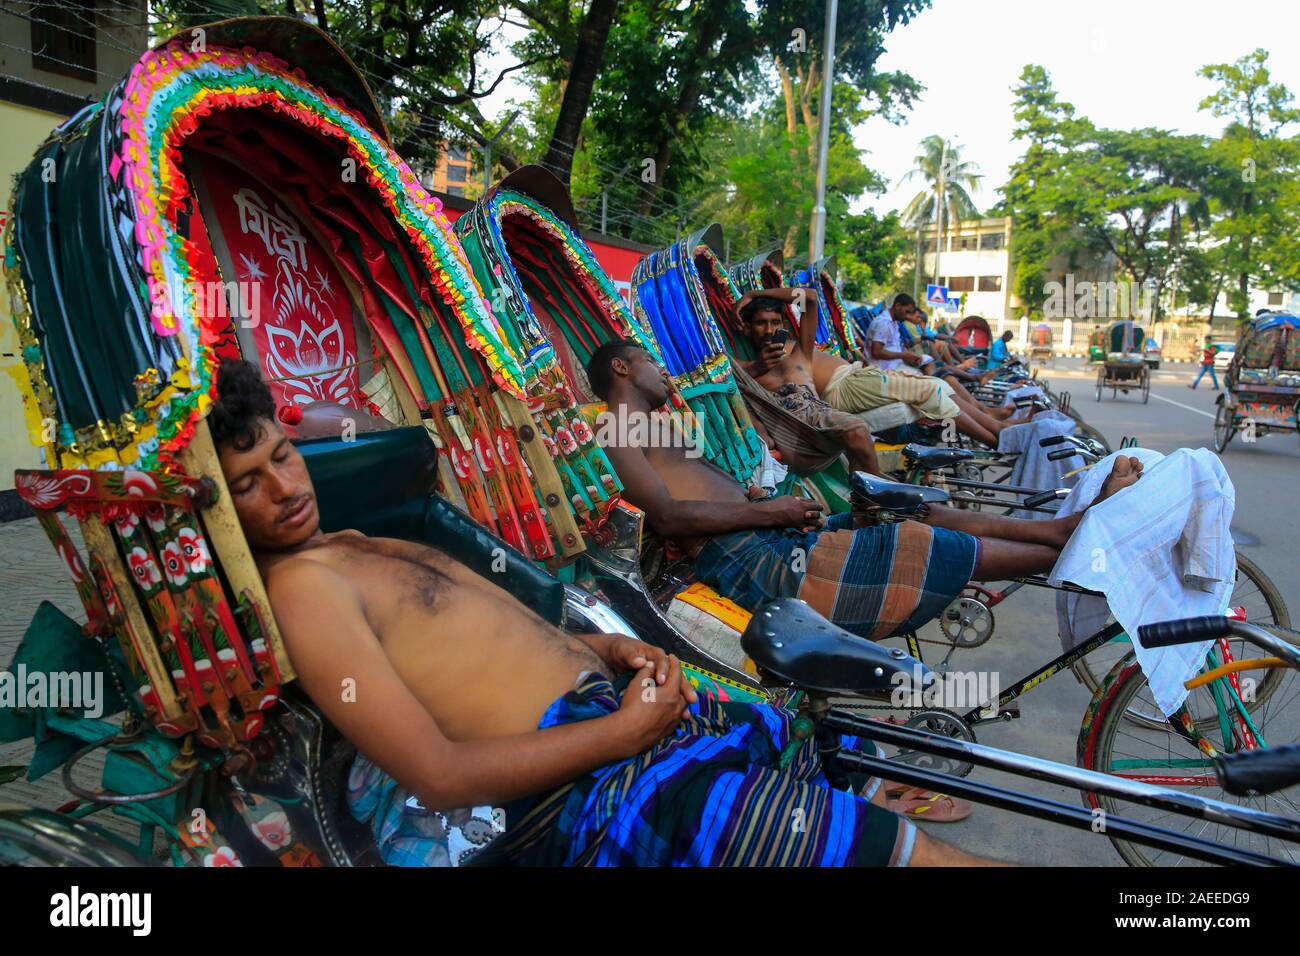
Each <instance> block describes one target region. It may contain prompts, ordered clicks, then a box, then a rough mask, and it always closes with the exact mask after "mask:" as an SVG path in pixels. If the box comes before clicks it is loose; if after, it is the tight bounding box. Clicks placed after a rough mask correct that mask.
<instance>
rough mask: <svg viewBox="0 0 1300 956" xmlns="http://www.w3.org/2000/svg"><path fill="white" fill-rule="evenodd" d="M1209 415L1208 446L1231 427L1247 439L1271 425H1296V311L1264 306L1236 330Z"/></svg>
mask: <svg viewBox="0 0 1300 956" xmlns="http://www.w3.org/2000/svg"><path fill="white" fill-rule="evenodd" d="M1218 406H1219V407H1218V410H1217V414H1216V415H1215V418H1214V450H1215V451H1217V452H1219V453H1220V454H1222V452H1223V451H1224V449H1226V448H1227V447H1228V442H1230V441H1232V436H1233V435H1235V434H1237V432H1242V433H1243V434H1245V435H1247V436H1249V437H1247V438H1243V439H1242V440H1243V441H1253V440H1254V438H1255V437H1256V436H1258V435H1261V434H1264V435H1266V434H1268V433H1269V432H1272V431H1300V425H1298V424H1297V412H1298V411H1300V316H1296V315H1295V314H1294V313H1291V312H1269V313H1265V314H1264V315H1262V316H1259V317H1258V318H1256V319H1255V320H1254V321H1253V322H1251V323H1250V324H1249V325H1247V326H1246V327H1245V329H1243V330H1242V332H1241V335H1240V337H1239V338H1238V341H1237V349H1236V352H1235V353H1234V355H1233V359H1232V362H1231V364H1230V365H1229V366H1228V371H1227V374H1226V376H1225V378H1224V383H1223V392H1222V393H1221V394H1220V395H1219V399H1218Z"/></svg>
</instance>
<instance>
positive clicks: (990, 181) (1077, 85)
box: [854, 0, 1300, 212]
mask: <svg viewBox="0 0 1300 956" xmlns="http://www.w3.org/2000/svg"><path fill="white" fill-rule="evenodd" d="M1298 43H1300V2H1297V0H1236V2H1224V0H1215V2H1208V0H1085V2H1080V0H933V4H932V8H931V9H930V10H926V11H925V12H923V13H921V14H920V15H919V16H918V17H917V18H916V19H914V20H913V21H912V22H911V23H909V24H908V25H907V26H905V27H902V28H900V29H897V30H895V31H894V32H893V33H892V34H890V36H889V37H888V39H887V40H886V53H885V55H884V56H883V57H882V58H881V60H880V68H881V69H882V70H906V71H907V72H908V73H910V74H911V75H912V76H914V77H915V78H916V79H917V80H919V81H920V82H921V83H922V84H923V85H924V86H925V88H926V90H925V92H924V93H923V94H922V97H921V100H920V102H918V103H917V104H916V106H915V107H914V108H913V109H912V110H911V111H910V112H909V113H907V114H906V115H905V120H904V122H903V124H902V125H901V126H894V125H891V124H890V123H888V122H885V121H884V120H883V119H871V120H869V121H868V122H866V123H864V124H863V125H862V126H861V127H859V129H858V132H857V137H856V142H857V145H858V146H859V147H861V148H862V149H864V150H867V151H868V153H867V155H866V157H865V160H866V162H867V164H868V165H869V166H871V167H872V168H874V169H876V170H877V171H879V172H880V173H881V174H882V175H883V176H884V177H885V179H886V180H887V182H888V183H889V185H890V189H889V190H888V191H887V192H886V193H885V194H883V195H882V196H868V197H864V199H863V200H860V201H859V202H857V203H855V204H854V208H855V210H857V209H860V208H862V207H864V206H867V207H871V208H873V209H875V210H877V211H878V212H885V211H888V210H890V209H901V208H902V207H903V206H905V205H906V204H907V202H908V201H909V200H910V199H911V198H912V196H914V195H915V194H916V193H917V191H918V190H919V189H920V185H919V182H918V181H917V180H913V181H912V182H910V183H907V184H905V185H901V186H900V185H898V183H899V180H900V179H901V178H902V177H903V176H904V175H905V174H906V173H907V171H908V170H909V169H910V168H911V167H912V163H913V159H914V157H915V156H916V154H917V152H918V149H917V146H918V144H919V143H920V141H921V140H922V139H923V138H924V137H925V136H928V135H930V134H932V133H939V134H941V135H943V136H945V137H947V138H948V139H949V140H950V141H951V142H955V143H957V144H959V145H961V146H962V147H963V151H962V156H963V158H964V159H967V160H971V161H973V162H975V163H977V164H978V165H979V168H980V171H981V172H983V173H984V180H983V182H982V183H981V188H980V189H978V190H977V191H976V192H975V193H974V194H973V195H972V198H973V199H974V200H975V205H976V206H978V207H979V208H980V209H981V210H984V209H987V208H988V207H989V206H991V205H992V204H993V203H995V202H996V201H997V200H998V198H999V196H998V194H997V192H996V190H997V188H998V187H999V186H1001V185H1002V184H1004V183H1005V182H1006V180H1007V176H1008V172H1009V169H1010V167H1011V164H1012V163H1014V162H1015V160H1016V159H1017V158H1018V157H1019V155H1020V153H1021V152H1022V146H1021V144H1020V143H1018V142H1016V141H1015V140H1013V139H1012V138H1011V129H1012V125H1013V123H1012V118H1011V99H1012V93H1011V89H1012V87H1013V86H1015V85H1016V81H1017V79H1018V77H1019V76H1020V71H1021V70H1022V69H1023V67H1024V66H1025V64H1026V63H1037V64H1039V65H1041V66H1043V67H1045V68H1046V69H1047V71H1048V72H1049V73H1050V74H1051V78H1052V84H1053V86H1054V87H1055V88H1056V91H1057V94H1058V95H1059V96H1060V97H1061V98H1062V99H1063V100H1065V101H1066V102H1069V103H1073V104H1074V107H1075V110H1076V112H1077V113H1078V114H1079V115H1083V116H1086V117H1088V118H1089V119H1091V120H1092V121H1093V122H1094V123H1095V124H1097V125H1098V126H1105V127H1110V128H1115V129H1136V128H1142V127H1147V126H1154V127H1162V128H1166V129H1173V130H1177V131H1179V132H1183V133H1205V134H1208V135H1215V134H1217V133H1218V132H1220V130H1221V129H1222V126H1223V122H1222V121H1221V120H1219V119H1217V118H1215V117H1214V116H1212V115H1211V114H1210V113H1209V112H1208V111H1207V112H1199V111H1198V110H1197V105H1198V104H1199V103H1200V101H1201V99H1202V98H1203V97H1204V96H1206V95H1207V94H1208V93H1209V92H1211V90H1212V89H1213V84H1211V83H1210V81H1209V80H1205V79H1202V78H1201V77H1198V76H1197V75H1196V71H1197V70H1198V69H1200V68H1201V67H1202V66H1204V65H1206V64H1208V63H1224V62H1231V61H1233V60H1236V59H1237V58H1238V57H1240V56H1242V55H1243V54H1246V53H1248V52H1250V51H1252V50H1254V49H1255V48H1256V47H1263V48H1264V49H1265V50H1268V51H1269V53H1270V54H1271V56H1270V58H1269V64H1268V65H1269V70H1270V72H1271V74H1272V78H1273V81H1274V82H1281V83H1283V84H1285V85H1286V86H1287V88H1288V89H1290V90H1291V92H1292V93H1294V94H1296V96H1297V98H1300V58H1297V57H1296V55H1295V50H1296V46H1297V44H1298Z"/></svg>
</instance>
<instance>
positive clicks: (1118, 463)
mask: <svg viewBox="0 0 1300 956" xmlns="http://www.w3.org/2000/svg"><path fill="white" fill-rule="evenodd" d="M1141 477H1142V462H1141V461H1140V460H1139V459H1137V458H1134V457H1133V456H1132V455H1121V456H1120V457H1118V458H1116V459H1115V463H1114V464H1113V465H1111V468H1110V474H1109V475H1108V476H1107V477H1106V481H1105V483H1103V484H1102V486H1101V491H1099V492H1098V493H1097V498H1096V500H1094V501H1093V504H1094V505H1095V504H1097V503H1098V502H1101V501H1105V500H1106V499H1107V498H1109V497H1110V496H1111V495H1113V494H1114V493H1115V492H1117V491H1119V490H1120V489H1121V488H1127V487H1128V486H1129V485H1132V484H1136V483H1137V480H1138V479H1139V478H1141Z"/></svg>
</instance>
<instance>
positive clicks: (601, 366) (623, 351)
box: [587, 339, 641, 402]
mask: <svg viewBox="0 0 1300 956" xmlns="http://www.w3.org/2000/svg"><path fill="white" fill-rule="evenodd" d="M640 347H641V346H639V345H637V344H636V343H635V342H630V341H628V340H627V339H611V340H610V341H608V342H606V343H605V344H603V345H601V346H600V347H599V348H597V349H596V351H594V352H592V353H591V358H590V359H589V360H588V361H587V381H589V382H591V390H592V391H593V392H595V393H596V397H597V398H599V399H600V400H601V401H602V402H603V401H606V400H607V399H608V398H609V388H610V386H611V385H613V384H614V371H613V369H612V368H611V364H610V363H612V362H613V361H614V359H621V358H627V357H628V355H629V354H631V352H632V351H633V350H634V349H639V348H640Z"/></svg>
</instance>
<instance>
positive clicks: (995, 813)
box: [927, 359, 1300, 866]
mask: <svg viewBox="0 0 1300 956" xmlns="http://www.w3.org/2000/svg"><path fill="white" fill-rule="evenodd" d="M1194 372H1195V369H1194V367H1192V366H1188V365H1175V366H1171V367H1164V368H1161V369H1160V370H1158V371H1156V372H1153V373H1152V386H1151V399H1150V401H1149V403H1148V404H1146V405H1143V404H1142V400H1141V395H1140V394H1139V393H1137V392H1133V393H1130V394H1129V396H1127V397H1125V396H1123V395H1121V396H1120V397H1119V398H1116V399H1113V398H1112V397H1111V395H1110V392H1109V390H1107V392H1106V393H1105V396H1104V397H1103V399H1102V400H1101V401H1100V402H1097V401H1096V400H1095V397H1096V389H1095V382H1096V370H1095V366H1085V365H1084V363H1083V362H1082V360H1080V359H1062V360H1059V361H1058V362H1057V366H1056V367H1055V368H1047V369H1044V370H1043V371H1042V372H1040V373H1039V374H1040V377H1043V378H1046V379H1047V380H1048V381H1050V382H1051V383H1052V387H1053V389H1054V390H1058V391H1059V390H1067V391H1069V392H1070V393H1071V397H1072V400H1073V407H1074V409H1075V410H1076V411H1078V412H1079V413H1081V414H1082V416H1083V419H1084V421H1086V422H1087V423H1088V424H1089V425H1091V426H1093V427H1094V428H1097V429H1098V430H1100V431H1101V432H1102V433H1103V434H1104V435H1105V436H1106V438H1107V439H1108V440H1109V441H1110V442H1111V444H1112V446H1115V447H1118V445H1119V441H1120V439H1122V438H1124V437H1126V436H1134V435H1135V436H1137V438H1138V441H1139V444H1141V445H1142V446H1143V447H1146V448H1153V449H1155V450H1157V451H1162V452H1169V451H1173V450H1174V449H1176V448H1183V447H1187V448H1198V447H1206V448H1212V447H1213V434H1212V432H1213V424H1214V401H1215V397H1216V395H1217V392H1215V390H1214V389H1213V388H1212V387H1211V386H1210V385H1209V378H1208V376H1207V377H1206V379H1204V380H1203V381H1202V382H1201V384H1200V387H1199V388H1198V389H1197V390H1196V391H1192V390H1190V389H1189V388H1188V387H1187V386H1188V385H1189V384H1190V383H1191V381H1192V378H1193V377H1194ZM1220 380H1222V378H1221V377H1220ZM1222 460H1223V463H1224V466H1225V467H1226V468H1227V471H1228V474H1229V476H1230V477H1231V478H1232V482H1233V485H1234V486H1235V488H1236V501H1237V504H1236V515H1235V518H1234V520H1233V523H1232V531H1233V537H1234V539H1235V540H1236V542H1237V544H1238V546H1239V547H1240V548H1241V549H1242V551H1243V553H1244V554H1246V555H1247V556H1248V557H1250V558H1251V559H1252V560H1253V561H1255V563H1256V564H1258V565H1259V566H1260V567H1261V568H1262V569H1263V570H1264V572H1265V573H1266V574H1268V576H1269V577H1270V578H1272V580H1273V581H1274V582H1275V583H1276V584H1277V585H1278V587H1279V588H1280V589H1281V591H1282V594H1283V596H1284V597H1285V598H1286V600H1287V604H1288V606H1289V607H1290V608H1291V610H1292V613H1293V614H1296V613H1298V612H1300V563H1298V562H1296V560H1295V554H1296V551H1297V546H1296V542H1297V541H1298V540H1300V502H1297V501H1296V500H1294V499H1293V498H1292V496H1291V491H1292V489H1294V488H1295V487H1296V480H1297V478H1298V477H1300V439H1297V437H1296V436H1295V435H1294V434H1273V435H1269V436H1266V437H1261V438H1260V439H1259V440H1258V441H1257V442H1255V443H1254V444H1249V443H1242V442H1241V441H1240V440H1239V439H1234V441H1233V442H1232V443H1231V444H1230V445H1229V446H1228V450H1227V451H1226V452H1225V454H1224V455H1223V459H1222ZM931 626H933V625H931ZM1059 652H1060V643H1059V640H1058V638H1057V635H1056V626H1055V606H1054V599H1053V596H1052V594H1051V593H1050V592H1040V591H1037V590H1035V589H1032V588H1027V589H1025V590H1024V591H1022V592H1020V593H1018V594H1016V595H1015V596H1014V597H1013V598H1011V599H1009V600H1008V601H1007V602H1006V603H1005V604H1003V605H1000V606H999V607H998V608H997V614H996V632H995V634H994V637H993V638H992V639H991V640H990V641H989V642H988V643H987V644H985V645H984V646H983V647H980V648H977V649H975V650H971V651H965V652H963V654H965V655H969V657H965V656H964V657H962V658H961V659H960V662H958V660H957V659H956V658H954V667H960V668H961V669H963V670H967V669H970V670H974V669H980V668H989V669H992V670H995V671H997V672H999V674H1000V675H1001V682H1002V685H1003V686H1006V685H1007V684H1009V683H1011V682H1012V680H1014V679H1015V678H1017V677H1019V676H1021V675H1024V674H1026V673H1027V672H1029V671H1030V670H1031V669H1032V667H1033V666H1034V665H1037V664H1038V663H1040V662H1041V661H1044V660H1046V659H1049V658H1050V657H1054V656H1055V655H1056V654H1058V653H1059ZM1090 697H1091V694H1090V692H1089V691H1088V690H1087V689H1086V688H1085V687H1084V686H1083V685H1082V684H1080V683H1079V682H1078V681H1077V680H1076V678H1075V677H1074V676H1073V674H1070V673H1068V672H1067V673H1064V674H1058V675H1056V676H1055V677H1053V678H1051V679H1050V680H1048V681H1047V682H1046V683H1045V684H1043V685H1041V686H1039V687H1036V688H1034V689H1033V690H1032V691H1030V692H1029V693H1027V694H1026V695H1025V696H1024V697H1022V698H1021V714H1022V716H1021V717H1020V719H1018V720H1014V721H1011V722H1008V723H999V724H985V725H982V726H980V727H979V728H978V730H977V733H978V738H979V740H980V742H981V743H987V744H990V745H992V746H997V747H1005V748H1008V749H1011V750H1016V751H1020V752H1022V753H1027V754H1033V755H1035V756H1040V757H1046V758H1049V759H1052V760H1058V761H1061V762H1062V763H1068V764H1073V763H1074V762H1075V751H1074V748H1075V740H1076V737H1077V734H1078V731H1079V725H1080V721H1081V718H1082V716H1083V713H1084V710H1085V708H1086V706H1087V704H1088V701H1089V699H1090ZM975 774H978V775H979V779H983V780H990V781H997V782H1000V783H1005V784H1010V785H1015V786H1017V787H1020V788H1021V789H1024V790H1028V791H1032V792H1036V793H1042V794H1045V795H1049V796H1054V797H1056V798H1057V799H1059V800H1061V801H1063V802H1065V803H1069V804H1071V805H1077V804H1078V803H1079V795H1078V792H1077V791H1070V790H1066V789H1064V788H1059V787H1051V786H1048V785H1045V784H1040V783H1037V782H1029V783H1027V784H1026V783H1024V782H1022V781H1019V780H1017V779H1015V778H1011V777H1007V776H1003V775H1001V774H996V773H992V772H988V771H983V770H976V771H975ZM927 832H930V833H932V834H934V835H935V836H939V837H942V838H945V839H948V840H950V841H951V842H952V843H954V844H956V845H958V846H960V847H962V848H963V849H966V850H968V851H970V852H972V853H979V854H984V855H988V856H992V857H996V858H999V859H1004V860H1011V861H1016V862H1020V863H1028V864H1040V865H1057V866H1059V865H1085V866H1118V865H1122V861H1121V860H1120V858H1119V856H1118V854H1116V852H1115V851H1114V849H1113V848H1112V847H1111V845H1110V843H1109V841H1108V840H1106V839H1104V838H1103V837H1100V836H1097V835H1094V834H1092V833H1089V832H1082V831H1077V830H1070V829H1066V828H1064V827H1061V826H1059V825H1056V824H1051V823H1046V822H1040V821H1036V820H1030V819H1028V818H1025V817H1021V816H1017V815H1014V814H1011V813H1007V812H1005V811H1000V810H993V809H990V808H987V807H976V809H975V812H974V814H973V815H972V816H971V817H970V818H969V819H967V820H966V821H963V822H962V823H959V824H955V825H936V824H931V825H929V826H928V828H927Z"/></svg>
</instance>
